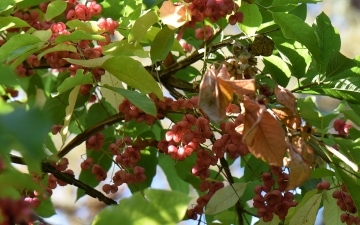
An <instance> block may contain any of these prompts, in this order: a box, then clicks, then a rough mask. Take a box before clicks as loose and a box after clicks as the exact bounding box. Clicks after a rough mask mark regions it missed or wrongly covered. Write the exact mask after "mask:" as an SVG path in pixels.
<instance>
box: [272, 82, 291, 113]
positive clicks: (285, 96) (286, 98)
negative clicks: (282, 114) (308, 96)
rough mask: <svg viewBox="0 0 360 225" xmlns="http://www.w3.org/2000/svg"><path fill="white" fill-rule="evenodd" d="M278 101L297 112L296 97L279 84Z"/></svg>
mask: <svg viewBox="0 0 360 225" xmlns="http://www.w3.org/2000/svg"><path fill="white" fill-rule="evenodd" d="M275 97H276V101H277V102H278V103H280V104H282V105H284V106H285V107H287V108H288V109H290V110H291V111H292V113H293V114H294V115H295V114H296V97H295V95H294V94H293V93H291V91H289V90H288V89H286V88H283V87H281V86H280V85H278V86H277V87H276V90H275Z"/></svg>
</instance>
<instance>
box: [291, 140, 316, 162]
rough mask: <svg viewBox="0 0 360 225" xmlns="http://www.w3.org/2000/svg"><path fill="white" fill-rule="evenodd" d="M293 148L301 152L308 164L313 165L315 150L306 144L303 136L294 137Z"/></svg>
mask: <svg viewBox="0 0 360 225" xmlns="http://www.w3.org/2000/svg"><path fill="white" fill-rule="evenodd" d="M292 145H293V150H294V151H295V152H296V153H298V154H300V156H301V157H302V158H303V160H304V161H305V162H306V163H307V164H308V165H313V164H314V161H315V158H314V150H313V149H312V148H310V146H309V145H307V144H306V142H305V141H304V139H303V138H302V137H295V138H293V139H292Z"/></svg>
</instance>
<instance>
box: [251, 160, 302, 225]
mask: <svg viewBox="0 0 360 225" xmlns="http://www.w3.org/2000/svg"><path fill="white" fill-rule="evenodd" d="M271 171H272V173H268V172H265V173H263V174H262V175H261V178H262V181H263V185H261V186H260V185H257V186H255V188H254V192H255V193H256V195H255V197H254V198H253V206H254V207H255V208H257V210H258V212H257V216H258V217H261V218H262V219H263V220H264V222H268V221H271V220H272V219H273V217H274V214H275V215H277V216H278V217H279V218H280V219H281V220H285V217H286V215H287V213H288V210H289V208H290V207H295V206H296V205H297V204H298V202H296V201H294V197H295V196H294V194H293V193H291V192H288V191H285V190H286V187H287V182H288V181H287V180H288V177H289V174H286V173H284V172H283V171H282V168H281V167H275V166H271ZM274 176H277V179H276V182H275V179H274ZM275 183H277V188H275Z"/></svg>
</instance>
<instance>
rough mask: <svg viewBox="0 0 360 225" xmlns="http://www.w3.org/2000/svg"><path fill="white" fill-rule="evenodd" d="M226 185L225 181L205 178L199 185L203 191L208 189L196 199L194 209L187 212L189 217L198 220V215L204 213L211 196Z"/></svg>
mask: <svg viewBox="0 0 360 225" xmlns="http://www.w3.org/2000/svg"><path fill="white" fill-rule="evenodd" d="M223 187H224V183H222V182H215V183H211V182H209V181H207V180H204V181H203V182H202V183H201V184H200V187H199V190H200V191H201V192H205V191H208V193H206V194H205V195H203V196H201V197H199V198H198V199H197V200H196V203H197V205H195V206H194V207H193V208H192V209H189V210H188V211H187V213H186V215H187V217H188V218H190V219H193V220H196V219H197V217H198V215H202V214H203V213H204V207H205V206H206V204H207V203H208V202H209V201H210V198H211V197H212V196H213V195H214V194H215V192H216V191H218V190H220V189H221V188H223Z"/></svg>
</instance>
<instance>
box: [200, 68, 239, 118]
mask: <svg viewBox="0 0 360 225" xmlns="http://www.w3.org/2000/svg"><path fill="white" fill-rule="evenodd" d="M232 95H233V92H232V88H231V86H230V85H228V84H227V82H225V81H224V80H223V79H221V78H219V77H217V75H216V71H215V68H214V67H212V68H211V69H209V70H207V71H206V73H205V74H204V77H203V79H202V81H201V83H200V93H199V106H200V108H201V109H202V110H203V111H204V112H205V113H206V115H207V116H208V117H209V118H210V120H211V121H214V122H220V121H221V120H223V119H225V117H226V107H227V106H228V105H229V104H230V102H231V101H232Z"/></svg>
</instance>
